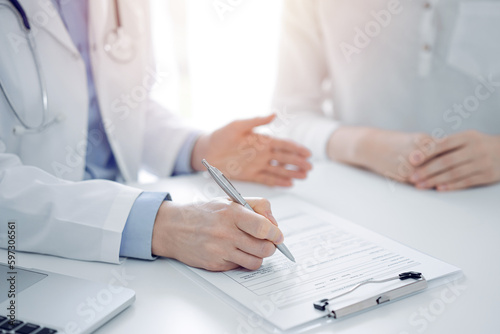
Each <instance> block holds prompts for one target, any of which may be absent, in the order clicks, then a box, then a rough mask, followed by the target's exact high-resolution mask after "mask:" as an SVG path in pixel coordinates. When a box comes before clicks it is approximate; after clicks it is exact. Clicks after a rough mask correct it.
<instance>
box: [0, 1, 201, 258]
mask: <svg viewBox="0 0 500 334" xmlns="http://www.w3.org/2000/svg"><path fill="white" fill-rule="evenodd" d="M0 1H4V0H0ZM21 3H22V5H23V7H24V9H25V10H26V12H27V14H28V17H29V18H30V22H31V23H32V25H33V26H34V27H33V34H34V36H35V40H36V45H37V52H38V54H39V58H40V62H41V71H42V72H43V76H44V78H45V81H46V85H47V93H48V104H49V110H48V116H47V118H48V119H49V120H50V119H52V118H54V117H56V116H57V117H58V118H59V119H61V121H60V122H57V123H56V124H54V125H52V126H50V127H47V129H45V130H44V131H41V132H40V133H24V134H19V133H18V134H16V133H14V131H13V129H14V128H16V127H19V123H18V121H17V120H16V118H15V115H14V113H13V112H12V110H10V108H9V106H8V104H7V101H6V99H5V97H4V96H3V94H0V246H1V247H3V248H6V246H7V223H8V222H15V223H16V248H17V250H22V251H29V252H37V253H45V254H53V255H57V256H63V257H69V258H75V259H82V260H95V261H106V262H115V263H116V262H118V261H119V249H120V242H121V233H122V230H123V227H124V224H125V222H126V219H127V217H128V214H129V212H130V209H131V207H132V205H133V203H134V201H135V199H136V198H137V196H138V195H139V194H140V193H141V191H140V190H138V189H135V188H132V187H128V186H125V185H123V184H119V183H116V182H109V181H104V180H92V181H81V180H82V178H83V175H84V168H85V154H86V150H87V142H88V141H90V142H91V143H95V144H96V145H98V143H99V140H100V139H102V134H100V133H87V132H88V129H87V126H88V92H87V83H86V73H85V65H84V62H83V60H82V59H81V57H80V54H79V52H78V50H77V49H76V47H75V45H73V43H72V40H71V37H70V36H69V34H68V32H67V30H66V28H65V26H64V24H63V22H62V21H61V19H60V17H59V16H58V13H57V10H56V9H55V8H53V6H52V3H51V1H48V0H23V1H21ZM89 6H90V8H89V20H90V29H91V30H90V31H89V39H90V41H89V42H90V46H91V62H92V70H93V74H94V80H95V85H96V90H97V95H98V100H99V105H100V110H101V114H102V118H103V122H104V125H105V128H106V134H107V136H108V139H109V142H110V145H111V148H112V150H113V153H114V155H115V158H116V161H117V163H118V166H119V169H120V173H121V175H122V177H123V179H124V180H125V181H134V180H136V178H137V174H138V170H139V169H140V168H141V167H146V168H148V169H149V170H150V171H152V172H154V173H155V174H157V175H159V176H168V175H170V174H171V171H172V169H173V165H174V162H175V158H176V156H177V154H178V151H179V149H180V147H181V146H182V144H183V142H184V141H185V139H186V138H187V136H188V135H189V133H191V131H192V129H189V128H187V127H185V126H184V125H183V124H181V123H180V122H179V120H178V119H177V118H176V117H175V116H173V115H172V114H171V113H169V112H167V111H166V110H164V109H163V108H161V107H160V106H158V105H156V104H155V103H154V102H152V101H150V99H149V97H148V95H149V94H148V91H149V89H150V88H151V86H152V85H153V84H154V82H155V81H156V80H158V78H157V77H156V76H157V75H158V74H156V73H155V71H154V64H153V62H152V54H151V41H150V36H151V35H150V32H149V24H150V22H149V19H150V18H149V4H148V1H144V0H141V1H135V0H125V1H120V10H121V15H122V24H123V26H124V29H125V30H126V32H127V34H129V35H130V36H131V37H132V39H133V41H134V50H135V57H134V59H133V60H132V61H131V62H129V63H126V64H121V63H119V62H116V61H113V59H111V58H110V57H109V56H108V54H106V52H105V51H104V39H105V36H106V34H107V33H108V32H109V31H110V30H112V29H113V28H114V26H115V20H114V14H115V12H114V6H113V4H112V1H107V0H106V1H103V0H90V1H89ZM0 31H1V33H0V48H1V52H0V79H1V80H2V82H3V84H4V86H5V87H6V89H7V90H8V93H9V94H10V95H11V96H13V100H14V101H15V102H16V109H17V112H18V113H19V114H20V115H21V116H22V118H23V119H24V120H26V121H27V122H28V123H29V124H31V125H36V124H39V123H40V120H41V117H42V110H43V109H42V103H41V93H40V91H41V90H40V87H39V85H38V81H37V80H38V77H37V72H36V67H35V66H34V62H33V57H32V55H31V53H30V51H29V48H28V44H27V43H26V41H25V37H24V34H23V33H22V30H21V28H20V24H19V19H18V18H16V16H14V15H13V14H12V13H11V12H10V11H9V10H7V9H5V8H1V7H0ZM88 138H89V140H88Z"/></svg>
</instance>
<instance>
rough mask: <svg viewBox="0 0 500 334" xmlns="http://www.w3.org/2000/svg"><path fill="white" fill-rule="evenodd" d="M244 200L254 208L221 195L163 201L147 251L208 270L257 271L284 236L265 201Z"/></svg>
mask: <svg viewBox="0 0 500 334" xmlns="http://www.w3.org/2000/svg"><path fill="white" fill-rule="evenodd" d="M247 202H248V204H250V206H251V207H252V208H253V209H254V210H255V212H251V211H250V210H248V209H246V208H245V207H244V206H242V205H240V204H236V203H234V202H232V201H229V200H226V199H217V200H213V201H210V202H205V203H196V204H177V203H174V202H170V201H166V202H164V203H163V204H162V205H161V206H160V210H159V211H158V214H157V217H156V220H155V224H154V228H153V239H152V253H153V254H155V255H159V256H164V257H169V258H173V259H177V260H179V261H181V262H184V263H185V264H187V265H190V266H193V267H197V268H203V269H207V270H211V271H225V270H230V269H234V268H238V267H239V266H241V267H244V268H247V269H250V270H256V269H258V268H259V267H260V266H261V264H262V260H263V258H265V257H268V256H271V255H272V254H274V252H275V250H276V246H275V244H280V243H282V242H283V234H282V233H281V231H280V230H279V228H278V226H277V223H276V220H275V219H274V217H273V216H272V213H271V206H270V204H269V202H268V201H267V200H265V199H247Z"/></svg>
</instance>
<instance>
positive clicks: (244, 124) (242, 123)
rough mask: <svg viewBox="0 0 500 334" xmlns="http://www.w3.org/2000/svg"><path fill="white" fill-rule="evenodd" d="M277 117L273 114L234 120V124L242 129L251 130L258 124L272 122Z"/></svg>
mask: <svg viewBox="0 0 500 334" xmlns="http://www.w3.org/2000/svg"><path fill="white" fill-rule="evenodd" d="M275 118H276V115H275V114H272V115H269V116H264V117H254V118H249V119H243V120H238V121H234V122H232V124H233V125H234V126H235V127H236V128H238V129H239V130H241V131H250V130H252V129H253V128H255V127H257V126H261V125H266V124H269V123H271V122H272V121H273V120H274V119H275Z"/></svg>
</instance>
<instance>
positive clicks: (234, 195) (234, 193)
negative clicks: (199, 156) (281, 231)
mask: <svg viewBox="0 0 500 334" xmlns="http://www.w3.org/2000/svg"><path fill="white" fill-rule="evenodd" d="M201 163H202V164H203V166H205V167H206V168H207V170H208V173H209V174H210V176H212V178H213V179H214V180H215V182H216V183H217V184H218V185H219V186H220V187H221V188H222V190H224V192H225V193H226V194H227V195H228V196H229V197H231V199H232V200H233V201H235V202H236V203H238V204H241V205H243V206H244V207H245V208H247V209H248V210H250V211H253V212H255V211H254V209H252V207H251V206H250V204H248V203H247V201H245V199H244V198H243V196H241V194H240V193H239V192H238V190H236V188H235V187H234V186H233V185H232V184H231V182H229V180H228V179H227V178H226V177H225V176H224V174H222V172H221V171H220V170H218V169H217V168H215V167H214V166H211V165H210V164H209V163H208V162H207V161H206V160H205V159H203V160H202V161H201ZM276 248H278V250H279V251H280V252H281V253H283V255H285V256H286V257H287V258H288V259H290V261H293V262H295V258H294V257H293V255H292V253H290V251H289V250H288V248H287V247H286V246H285V244H284V243H282V244H279V245H276Z"/></svg>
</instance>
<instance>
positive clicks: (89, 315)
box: [0, 263, 135, 334]
mask: <svg viewBox="0 0 500 334" xmlns="http://www.w3.org/2000/svg"><path fill="white" fill-rule="evenodd" d="M0 280H1V282H2V284H1V285H0V333H19V334H54V333H57V334H76V333H78V334H80V333H81V334H85V333H91V332H93V331H95V330H96V329H97V328H99V327H100V326H102V325H103V324H104V323H106V322H107V321H109V320H110V319H111V318H113V317H114V316H116V315H117V314H118V313H120V312H121V311H123V310H124V309H126V308H127V307H128V306H130V305H131V304H132V303H133V302H134V301H135V292H134V291H132V290H130V289H127V288H124V287H122V286H118V285H117V286H114V285H110V284H103V283H98V282H92V281H88V280H84V279H80V278H75V277H70V276H65V275H60V274H56V273H51V272H47V271H41V270H37V269H27V268H21V267H16V268H14V270H11V269H10V268H9V266H8V265H6V264H4V263H0ZM14 318H15V320H14Z"/></svg>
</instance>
